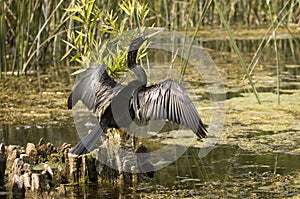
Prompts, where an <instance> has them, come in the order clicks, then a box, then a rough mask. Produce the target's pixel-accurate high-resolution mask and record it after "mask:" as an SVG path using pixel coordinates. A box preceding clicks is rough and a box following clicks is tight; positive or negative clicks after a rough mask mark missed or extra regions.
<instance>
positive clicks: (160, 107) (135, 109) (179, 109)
mask: <svg viewBox="0 0 300 199" xmlns="http://www.w3.org/2000/svg"><path fill="white" fill-rule="evenodd" d="M148 38H149V36H142V37H139V38H137V39H134V40H132V41H131V43H130V46H129V50H128V54H127V65H128V67H129V69H130V70H131V71H132V72H134V74H135V76H136V79H135V80H134V81H132V82H130V83H128V84H127V85H126V86H124V85H121V84H119V83H117V82H116V81H115V80H114V79H112V78H111V77H110V76H109V75H108V72H107V70H106V65H104V64H101V65H98V66H95V67H89V68H88V69H87V70H86V71H85V73H84V74H83V75H82V77H81V80H80V81H79V82H78V83H77V85H76V86H75V87H74V89H73V92H72V93H71V94H70V96H69V98H68V108H69V109H71V108H72V107H73V106H74V105H75V104H76V103H77V101H79V100H81V101H82V102H83V103H84V104H85V105H86V106H87V107H88V108H89V109H93V111H94V112H98V114H99V124H98V125H96V127H95V128H94V129H93V130H92V131H91V132H90V133H89V134H88V135H87V136H85V137H84V138H83V139H82V140H81V141H80V142H79V143H78V144H77V145H76V146H75V147H74V148H73V149H72V151H71V153H74V154H85V153H88V152H90V151H92V150H93V149H94V147H95V145H96V142H97V141H98V140H99V138H100V136H101V135H102V134H103V133H104V132H106V129H107V128H123V127H124V128H126V127H128V126H129V125H130V124H131V123H132V121H133V120H134V119H138V120H139V121H140V122H142V123H143V122H146V121H149V120H168V121H171V122H174V123H176V124H181V125H184V126H186V127H188V128H190V129H191V130H192V131H193V132H194V133H195V134H196V135H197V136H198V137H199V138H204V137H205V136H206V132H207V130H206V129H205V127H204V124H203V123H202V121H201V118H200V116H199V114H198V112H197V110H196V108H195V106H194V105H193V103H192V101H191V100H190V98H189V97H188V95H187V93H186V92H185V91H184V89H183V88H182V87H181V86H180V85H179V84H178V83H177V82H176V81H175V80H172V79H167V80H165V81H163V82H161V83H159V84H154V85H152V86H147V76H146V73H145V71H144V69H143V68H142V67H141V66H139V65H138V64H137V62H136V57H137V53H138V49H139V47H140V46H141V45H142V44H143V43H144V42H145V41H146V40H147V39H148Z"/></svg>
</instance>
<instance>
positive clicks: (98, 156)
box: [0, 129, 153, 198]
mask: <svg viewBox="0 0 300 199" xmlns="http://www.w3.org/2000/svg"><path fill="white" fill-rule="evenodd" d="M136 143H138V139H137V138H136V137H134V136H133V135H130V134H129V133H127V132H126V133H123V132H121V131H119V130H116V129H110V130H108V132H107V139H105V140H103V141H102V144H101V145H100V146H99V147H98V149H96V150H94V151H93V152H91V153H89V154H85V155H80V156H78V155H74V154H71V153H69V149H70V148H71V146H70V145H69V144H66V143H64V144H63V145H62V146H61V147H59V148H57V149H56V148H55V147H54V146H53V145H52V144H51V143H47V142H46V141H45V140H44V139H41V140H40V142H39V144H38V146H37V147H36V146H35V145H34V144H33V143H28V144H27V146H26V149H23V148H22V147H20V146H14V145H11V146H7V147H5V146H4V144H0V178H1V179H0V187H3V186H4V185H5V183H6V180H5V179H7V183H8V186H7V187H9V189H10V191H11V192H12V195H13V197H17V198H23V197H27V198H37V197H42V198H48V197H53V194H54V195H55V194H56V196H65V195H67V194H68V193H67V189H66V187H65V184H69V185H70V184H73V183H83V184H85V183H103V184H107V183H109V184H110V185H113V186H118V187H119V188H121V189H124V188H125V187H126V188H128V187H130V186H132V187H136V185H137V184H138V183H139V182H145V181H148V180H150V177H151V175H149V174H152V173H151V172H149V171H152V169H153V166H152V165H151V163H149V161H148V158H149V155H147V148H146V147H145V146H144V145H143V144H142V143H138V144H136ZM5 169H8V170H9V173H8V174H7V175H5ZM144 171H145V172H144Z"/></svg>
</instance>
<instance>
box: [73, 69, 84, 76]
mask: <svg viewBox="0 0 300 199" xmlns="http://www.w3.org/2000/svg"><path fill="white" fill-rule="evenodd" d="M84 71H86V68H81V69H78V70H76V71H74V72H73V73H71V75H72V76H73V75H77V74H80V73H83V72H84Z"/></svg>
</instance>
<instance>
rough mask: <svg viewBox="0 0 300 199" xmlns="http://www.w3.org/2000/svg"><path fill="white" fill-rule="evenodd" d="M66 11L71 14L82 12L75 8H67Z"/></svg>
mask: <svg viewBox="0 0 300 199" xmlns="http://www.w3.org/2000/svg"><path fill="white" fill-rule="evenodd" d="M65 10H66V11H69V12H79V11H81V8H80V7H77V6H75V7H74V8H65Z"/></svg>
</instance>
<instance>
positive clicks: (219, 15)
mask: <svg viewBox="0 0 300 199" xmlns="http://www.w3.org/2000/svg"><path fill="white" fill-rule="evenodd" d="M299 3H300V2H299V0H297V1H296V0H288V1H285V0H278V1H250V0H245V1H231V0H225V1H219V0H205V1H196V0H179V1H171V0H158V1H149V0H144V1H137V0H122V1H120V2H117V1H104V0H101V1H93V0H71V1H63V0H54V1H50V0H43V1H30V0H22V1H13V0H9V1H3V0H0V7H1V8H2V9H1V12H0V28H1V30H0V37H1V38H0V39H1V41H5V42H1V44H0V45H1V46H0V75H2V74H6V72H7V71H11V72H12V73H13V74H17V75H21V74H27V73H29V72H34V73H36V72H38V73H37V74H40V72H42V71H45V70H51V71H55V73H54V74H56V75H60V71H61V70H65V68H67V70H68V71H70V69H69V65H70V64H71V65H72V64H73V65H76V64H78V63H80V61H81V62H82V61H83V60H81V59H82V58H84V57H85V56H83V55H86V54H87V53H89V52H90V47H92V48H100V46H102V44H101V41H103V39H105V38H106V37H107V36H108V35H109V34H112V33H113V32H118V31H122V30H121V29H123V30H125V29H132V28H136V27H143V26H150V25H152V24H154V25H155V26H160V27H166V28H167V29H171V30H177V31H185V32H186V33H190V32H191V31H192V32H193V38H195V35H197V32H198V31H199V30H200V31H201V30H203V29H210V28H214V29H219V28H225V29H226V30H227V33H228V34H227V36H229V37H230V42H231V44H232V47H233V50H234V52H235V53H236V54H237V55H238V58H239V60H240V63H241V66H242V68H243V70H244V71H245V76H246V77H247V79H248V80H249V82H250V84H251V86H252V89H253V91H254V93H255V95H256V96H257V99H258V101H259V98H258V95H257V92H256V90H255V86H254V84H253V82H252V80H251V72H252V71H253V69H254V68H255V66H256V64H257V63H258V61H259V59H260V57H261V55H262V54H263V51H264V49H265V48H266V47H267V45H268V43H269V41H270V40H271V39H272V36H274V35H273V32H274V31H275V32H276V30H277V28H278V27H279V26H281V25H284V27H285V28H286V29H288V31H289V32H290V34H291V35H292V32H291V31H290V30H289V23H290V22H294V23H296V22H297V20H298V18H297V17H299V13H300V10H299ZM138 5H143V6H144V7H141V8H138ZM76 6H77V10H76V9H74V8H75V7H76ZM72 9H73V10H72ZM79 9H83V10H84V13H85V15H80V13H79ZM139 9H140V10H141V9H142V10H143V11H142V12H140V13H139V14H142V15H141V16H138V17H137V13H138V10H139ZM270 11H272V14H270ZM76 12H77V13H76ZM78 14H79V15H78ZM232 27H235V28H236V27H238V28H246V29H247V28H256V27H266V28H268V29H267V31H266V35H265V37H264V39H263V40H262V42H261V46H260V47H259V48H258V49H257V52H256V53H255V56H254V57H253V59H252V61H251V63H249V64H248V65H247V64H246V63H245V61H244V60H243V57H242V56H241V55H240V52H239V49H238V47H237V46H236V45H235V44H234V43H235V42H234V37H233V35H232V34H231V32H232V31H231V28H232ZM81 30H82V31H81ZM224 37H225V35H224ZM292 37H293V35H292ZM74 41H77V42H79V41H80V42H79V43H82V45H81V46H80V45H79V43H77V44H78V45H77V44H75V43H74ZM295 41H296V43H295V45H296V47H298V48H299V47H300V46H299V44H298V42H297V40H295ZM291 43H292V44H293V42H291ZM76 45H77V46H76ZM277 47H278V46H277ZM291 48H292V47H291ZM292 51H293V49H292ZM120 56H123V55H122V54H120ZM71 57H72V58H71ZM294 57H296V55H294ZM61 58H65V59H61ZM277 59H279V58H277ZM59 60H61V61H59ZM73 60H76V61H78V63H76V62H71V63H70V61H73ZM119 61H121V60H119ZM295 61H297V59H296V58H295ZM117 63H118V62H117ZM117 63H116V64H117ZM185 67H186V63H184V62H183V67H182V76H183V75H184V73H185ZM115 70H117V69H115ZM248 71H249V72H248ZM278 71H279V70H278ZM69 73H70V72H69ZM0 77H1V76H0ZM278 90H279V89H278Z"/></svg>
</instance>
